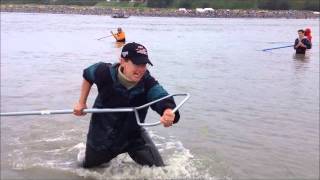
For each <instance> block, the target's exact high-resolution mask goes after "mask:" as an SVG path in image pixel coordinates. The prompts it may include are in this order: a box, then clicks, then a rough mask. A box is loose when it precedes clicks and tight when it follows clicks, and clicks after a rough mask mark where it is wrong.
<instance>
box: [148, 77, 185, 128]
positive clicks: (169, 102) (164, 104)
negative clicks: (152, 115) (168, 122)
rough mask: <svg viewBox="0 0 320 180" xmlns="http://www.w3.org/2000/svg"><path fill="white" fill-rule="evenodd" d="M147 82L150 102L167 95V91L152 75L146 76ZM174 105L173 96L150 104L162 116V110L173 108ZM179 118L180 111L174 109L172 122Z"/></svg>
mask: <svg viewBox="0 0 320 180" xmlns="http://www.w3.org/2000/svg"><path fill="white" fill-rule="evenodd" d="M147 83H148V85H149V88H148V92H147V100H148V102H151V101H154V100H157V99H160V98H162V97H165V96H167V95H169V94H168V92H167V91H166V90H165V89H164V88H163V87H162V86H161V85H160V84H159V83H158V82H157V81H156V80H155V79H154V78H153V77H151V76H150V77H149V78H148V81H147ZM175 107H176V104H175V102H174V99H173V97H170V98H166V99H164V100H162V101H159V102H157V103H155V104H153V105H151V109H152V110H154V111H156V112H157V113H158V114H159V115H160V116H162V114H163V112H164V110H166V109H168V108H170V109H174V108H175ZM179 119H180V113H179V111H176V112H175V119H174V122H173V123H177V122H178V121H179Z"/></svg>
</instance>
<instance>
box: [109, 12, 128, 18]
mask: <svg viewBox="0 0 320 180" xmlns="http://www.w3.org/2000/svg"><path fill="white" fill-rule="evenodd" d="M111 17H112V18H128V17H130V16H129V15H128V14H125V13H113V14H112V15H111Z"/></svg>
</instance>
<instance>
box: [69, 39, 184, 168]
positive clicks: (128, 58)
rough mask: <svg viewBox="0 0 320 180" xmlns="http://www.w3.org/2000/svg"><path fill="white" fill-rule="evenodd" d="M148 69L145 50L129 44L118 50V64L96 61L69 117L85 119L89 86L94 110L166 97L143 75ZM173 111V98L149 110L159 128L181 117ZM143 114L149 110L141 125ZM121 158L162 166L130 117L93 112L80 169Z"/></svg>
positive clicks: (141, 163)
mask: <svg viewBox="0 0 320 180" xmlns="http://www.w3.org/2000/svg"><path fill="white" fill-rule="evenodd" d="M147 64H149V65H151V66H152V63H151V61H150V60H149V58H148V53H147V49H146V48H145V47H144V46H143V45H141V44H138V43H135V42H133V43H128V44H126V45H125V46H124V47H123V48H122V51H121V56H120V62H119V63H115V64H110V63H102V62H100V63H96V64H94V65H91V66H89V67H88V68H86V69H85V70H84V71H83V78H84V79H83V82H82V87H81V93H80V98H79V100H78V102H77V103H76V104H75V106H74V114H75V115H77V116H82V115H84V114H85V113H83V109H86V108H87V105H86V104H87V97H88V95H89V92H90V89H91V87H92V85H93V84H95V85H96V86H97V89H98V95H97V97H96V100H95V102H94V105H93V107H94V108H119V107H137V106H141V105H143V104H145V103H147V102H150V101H153V100H155V99H159V98H161V97H164V96H167V95H168V93H167V91H166V90H165V89H164V88H163V87H162V86H161V85H160V84H159V83H158V81H157V80H156V79H155V78H154V77H152V76H151V74H150V72H149V71H148V70H147ZM175 107H176V104H175V102H174V99H173V98H172V97H170V98H167V99H164V100H162V101H159V102H157V103H155V104H153V105H151V108H152V109H153V110H154V111H156V112H157V113H158V114H159V115H160V116H161V117H160V122H161V123H162V124H163V126H164V127H171V126H172V125H173V124H174V123H177V122H178V120H179V118H180V114H179V111H176V112H175V113H173V109H174V108H175ZM147 111H148V108H145V109H141V110H139V111H138V116H139V118H140V119H141V121H143V122H144V120H145V118H146V114H147ZM121 153H128V154H129V155H130V157H131V158H132V159H133V160H134V161H135V162H136V163H138V164H140V165H148V166H164V163H163V160H162V158H161V156H160V153H159V152H158V150H157V148H156V146H155V144H154V143H153V142H152V140H151V138H150V137H149V135H148V133H147V131H146V130H145V129H144V128H143V127H141V126H139V125H138V124H137V122H136V120H135V114H134V113H133V112H125V113H119V112H117V113H93V114H92V116H91V121H90V127H89V131H88V134H87V142H86V151H85V157H84V161H83V164H82V166H83V167H84V168H92V167H96V166H99V165H101V164H103V163H107V162H109V161H110V160H111V159H113V158H115V157H116V156H117V155H119V154H121Z"/></svg>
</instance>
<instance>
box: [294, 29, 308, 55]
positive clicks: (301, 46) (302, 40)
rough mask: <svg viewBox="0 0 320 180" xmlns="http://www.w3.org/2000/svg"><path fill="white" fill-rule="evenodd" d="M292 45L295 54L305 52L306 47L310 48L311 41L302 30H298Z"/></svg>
mask: <svg viewBox="0 0 320 180" xmlns="http://www.w3.org/2000/svg"><path fill="white" fill-rule="evenodd" d="M293 47H294V49H295V50H296V54H305V53H306V49H311V43H310V41H309V40H308V39H307V38H306V37H305V36H304V30H302V29H299V30H298V38H297V39H296V40H295V42H294V46H293Z"/></svg>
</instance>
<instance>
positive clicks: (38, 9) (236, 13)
mask: <svg viewBox="0 0 320 180" xmlns="http://www.w3.org/2000/svg"><path fill="white" fill-rule="evenodd" d="M1 12H23V13H52V14H83V15H112V14H113V13H117V12H124V13H125V14H127V15H130V16H149V17H204V18H287V19H316V18H319V12H313V11H301V10H272V11H271V10H255V9H248V10H242V9H230V10H229V9H215V10H214V11H211V12H205V13H199V12H196V11H195V10H188V11H178V10H177V9H156V8H152V9H151V8H150V9H134V8H122V9H119V8H112V7H97V6H69V5H34V4H1Z"/></svg>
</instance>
